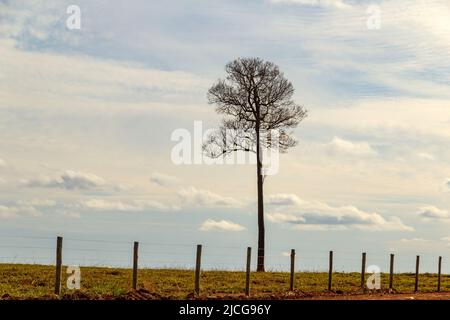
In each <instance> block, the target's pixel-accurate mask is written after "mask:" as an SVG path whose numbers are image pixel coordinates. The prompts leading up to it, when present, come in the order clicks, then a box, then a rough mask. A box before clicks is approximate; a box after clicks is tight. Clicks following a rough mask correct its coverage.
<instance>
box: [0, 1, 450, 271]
mask: <svg viewBox="0 0 450 320" xmlns="http://www.w3.org/2000/svg"><path fill="white" fill-rule="evenodd" d="M71 4H76V5H78V6H79V7H80V9H81V29H80V30H69V29H68V28H67V27H66V20H67V18H68V17H69V14H67V13H66V9H67V7H68V6H69V5H71ZM372 4H376V5H378V6H379V8H380V9H381V28H380V29H379V30H370V29H368V28H367V19H368V18H369V16H370V13H368V11H367V10H368V8H369V6H370V5H372ZM449 21H450V4H448V1H444V0H429V1H419V0H415V1H406V0H397V1H394V0H393V1H378V2H372V1H356V0H355V1H350V0H348V1H346V0H323V1H322V0H252V1H245V2H244V1H238V0H230V1H206V0H205V1H200V0H199V1H182V0H178V1H164V2H161V1H144V0H142V1H141V0H134V1H131V2H130V1H119V0H118V1H114V2H113V3H112V2H111V1H102V0H98V1H76V3H75V2H73V1H14V0H9V1H8V0H2V1H0V53H1V54H0V234H1V236H2V237H3V240H2V242H3V243H4V245H2V247H0V257H1V258H2V259H3V261H10V260H11V258H12V259H13V260H14V261H36V262H41V261H42V262H48V261H53V260H52V259H54V258H53V246H54V241H53V240H54V237H55V236H56V235H63V236H64V237H65V239H67V240H66V242H65V244H67V245H65V248H66V251H65V252H66V256H65V257H67V259H66V261H67V262H68V263H72V262H73V263H82V264H98V263H103V264H108V265H109V264H111V265H112V264H114V265H127V264H129V263H130V259H131V256H130V255H129V254H128V249H129V247H130V248H131V246H130V245H129V244H130V243H131V241H134V240H138V241H141V242H142V243H144V244H143V245H144V248H145V246H146V245H147V246H148V248H147V249H143V250H146V252H148V254H147V255H143V256H144V257H143V259H144V261H145V262H146V263H147V264H148V265H173V264H176V263H179V264H184V265H191V264H192V263H193V256H192V252H193V248H194V245H195V244H197V243H203V244H205V245H206V251H205V257H207V256H208V252H211V251H214V253H215V254H217V256H214V255H210V256H209V258H205V259H206V263H207V264H209V265H210V266H215V267H222V266H223V267H230V266H234V267H241V265H240V264H243V262H244V259H243V255H244V254H245V247H247V246H252V247H256V243H255V240H256V234H257V230H256V203H255V197H256V183H255V168H254V166H251V165H234V166H232V165H222V166H219V165H216V166H214V165H212V166H208V165H175V164H174V163H172V161H171V158H170V155H171V150H172V148H173V147H174V146H175V145H176V142H174V141H171V133H172V132H173V131H174V130H176V129H179V128H186V129H187V130H189V131H190V132H192V133H193V126H194V121H196V120H197V121H203V127H204V129H207V128H213V127H215V126H216V125H217V123H218V121H219V118H218V117H217V115H216V114H215V112H214V107H213V106H210V105H208V104H207V101H206V91H207V90H208V88H209V86H210V85H211V84H212V83H214V81H215V80H217V79H218V78H219V77H223V75H224V65H225V64H226V63H227V62H229V61H230V60H232V59H234V58H236V57H240V56H258V57H261V58H263V59H267V60H270V61H273V62H275V63H276V64H278V65H279V66H280V68H281V69H282V71H284V73H285V75H286V77H287V78H288V79H290V80H291V81H292V83H293V85H294V87H295V88H296V93H295V100H296V101H297V102H298V103H301V104H302V105H304V106H305V107H306V108H307V109H308V110H309V116H308V118H307V119H306V120H305V121H304V122H303V123H301V125H300V126H299V127H298V129H297V130H295V136H296V137H297V138H298V140H299V145H298V146H297V147H296V148H295V149H292V150H291V151H290V152H289V153H288V154H283V155H281V158H280V171H279V173H278V174H277V175H275V176H270V177H269V178H267V180H266V185H265V190H266V217H267V218H266V220H267V227H266V230H267V249H268V255H269V256H268V268H276V269H283V268H287V267H288V257H286V254H285V253H286V252H287V251H289V249H291V248H295V249H296V250H297V251H298V254H299V256H300V258H299V259H301V260H300V261H301V262H299V264H300V267H301V268H305V269H324V268H325V267H326V259H327V251H328V250H331V249H332V250H335V252H336V261H337V267H338V268H340V269H347V270H348V269H352V268H355V269H357V266H358V261H359V256H360V253H361V252H362V251H367V252H368V260H369V261H368V262H369V263H370V264H378V265H380V267H381V268H382V269H386V267H387V262H388V254H389V253H390V252H396V253H397V254H398V255H399V259H398V265H397V267H398V268H399V269H401V270H413V267H414V259H415V255H416V254H421V255H422V256H424V258H423V263H424V267H423V268H424V270H425V269H426V270H431V271H433V270H434V269H435V265H436V261H437V256H439V255H443V256H444V266H445V256H446V255H448V253H449V252H450V201H449V200H450V183H449V181H450V180H449V177H450V168H449V161H450V110H449V103H450V90H449V89H450V87H449V84H450V76H449V74H450V22H449ZM81 240H97V241H99V242H92V243H90V242H88V241H84V242H83V241H81ZM101 241H113V243H111V242H110V243H107V242H101ZM114 243H115V244H116V245H115V244H114ZM160 244H164V245H165V247H164V246H161V245H160ZM208 246H209V248H210V250H211V251H208ZM19 247H20V248H19ZM93 247H94V248H95V249H96V250H97V249H98V250H100V251H99V252H96V251H95V252H93V251H89V250H90V249H92V248H93ZM71 249H72V250H71ZM169 249H172V251H170V250H169ZM102 250H103V251H102ZM162 251H164V252H162ZM169 251H170V252H169ZM230 252H232V253H230ZM225 253H226V254H227V256H226V257H224V256H222V257H221V256H220V255H221V254H225ZM214 258H217V259H214ZM447 270H450V264H449V267H448V269H447Z"/></svg>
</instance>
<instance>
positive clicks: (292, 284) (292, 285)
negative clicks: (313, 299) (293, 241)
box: [289, 249, 295, 291]
mask: <svg viewBox="0 0 450 320" xmlns="http://www.w3.org/2000/svg"><path fill="white" fill-rule="evenodd" d="M294 279H295V249H291V278H290V281H289V290H290V291H293V290H294Z"/></svg>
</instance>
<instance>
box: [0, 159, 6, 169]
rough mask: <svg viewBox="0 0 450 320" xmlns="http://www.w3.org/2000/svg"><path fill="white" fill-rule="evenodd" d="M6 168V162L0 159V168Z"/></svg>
mask: <svg viewBox="0 0 450 320" xmlns="http://www.w3.org/2000/svg"><path fill="white" fill-rule="evenodd" d="M2 167H6V162H5V160H3V159H2V158H0V168H2Z"/></svg>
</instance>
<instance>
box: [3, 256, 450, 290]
mask: <svg viewBox="0 0 450 320" xmlns="http://www.w3.org/2000/svg"><path fill="white" fill-rule="evenodd" d="M65 271H66V269H65V268H63V282H62V284H63V285H62V296H64V295H66V298H70V296H69V295H72V296H73V297H74V298H76V297H80V296H81V297H83V298H118V297H119V298H120V297H126V296H127V295H130V286H131V270H130V269H111V268H99V267H81V290H80V291H78V292H76V293H75V294H74V291H72V290H68V289H67V288H66V286H65V283H66V279H67V278H66V277H67V276H66V274H65ZM54 276H55V268H54V266H42V265H19V264H0V298H3V299H7V298H9V299H11V298H18V299H19V298H20V299H24V298H27V299H29V298H55V296H53V289H54ZM381 280H382V289H385V288H387V282H388V275H386V274H382V275H381ZM327 281H328V274H327V273H315V272H301V273H297V274H296V278H295V289H296V290H295V292H294V293H290V294H289V293H288V288H289V274H288V273H281V272H266V273H252V275H251V294H252V297H253V298H294V299H295V298H301V297H307V296H309V295H305V293H312V294H313V296H314V295H321V294H325V292H326V291H327ZM359 283H360V274H359V273H334V274H333V291H335V293H338V294H342V295H346V294H348V295H352V294H356V293H358V292H361V290H360V288H359ZM193 286H194V272H193V271H192V270H172V269H142V270H139V277H138V287H139V288H140V289H144V290H142V292H145V293H147V297H148V298H152V297H153V298H168V299H185V298H189V297H192V292H193ZM436 286H437V276H436V275H435V274H421V275H420V282H419V291H420V292H433V291H436ZM244 288H245V274H244V273H243V272H230V271H204V272H202V275H201V291H202V292H201V295H200V297H203V298H227V297H228V298H229V297H239V296H240V295H242V294H243V292H244ZM394 288H395V290H396V292H397V293H411V292H413V290H414V274H406V273H405V274H396V275H395V276H394ZM441 290H442V291H450V276H447V275H443V276H442V282H441ZM138 298H139V297H138ZM144 298H145V296H144Z"/></svg>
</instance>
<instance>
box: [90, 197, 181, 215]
mask: <svg viewBox="0 0 450 320" xmlns="http://www.w3.org/2000/svg"><path fill="white" fill-rule="evenodd" d="M81 206H82V207H83V208H85V209H93V210H101V211H123V212H133V211H135V212H141V211H145V210H162V211H167V210H178V209H179V208H178V207H176V206H168V205H165V204H163V203H160V202H158V201H153V200H133V201H122V200H113V199H90V200H86V201H82V202H81Z"/></svg>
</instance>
